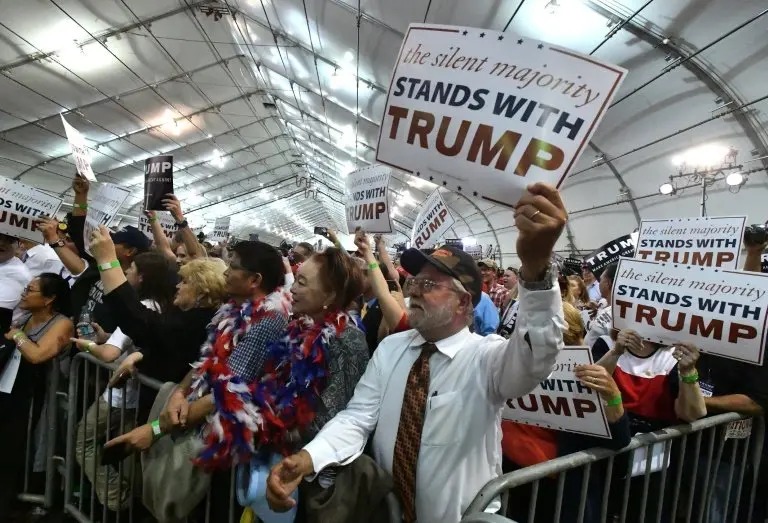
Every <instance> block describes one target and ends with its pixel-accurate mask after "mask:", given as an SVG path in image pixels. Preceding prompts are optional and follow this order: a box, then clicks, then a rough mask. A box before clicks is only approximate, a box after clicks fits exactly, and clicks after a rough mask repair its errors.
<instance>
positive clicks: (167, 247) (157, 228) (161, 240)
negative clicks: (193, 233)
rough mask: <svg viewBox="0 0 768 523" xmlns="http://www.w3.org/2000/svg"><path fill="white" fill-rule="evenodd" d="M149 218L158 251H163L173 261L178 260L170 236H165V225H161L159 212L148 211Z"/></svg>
mask: <svg viewBox="0 0 768 523" xmlns="http://www.w3.org/2000/svg"><path fill="white" fill-rule="evenodd" d="M146 214H147V219H148V220H149V227H150V228H151V229H152V238H153V239H154V242H155V248H156V249H157V250H158V252H160V253H162V254H163V255H164V256H165V257H166V258H168V259H169V260H171V261H174V262H175V261H176V253H175V252H173V249H171V244H170V242H169V241H168V238H167V237H166V236H165V232H164V231H163V226H162V225H160V220H158V218H157V212H155V211H147V213H146Z"/></svg>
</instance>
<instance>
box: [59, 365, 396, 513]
mask: <svg viewBox="0 0 768 523" xmlns="http://www.w3.org/2000/svg"><path fill="white" fill-rule="evenodd" d="M116 368H117V365H116V364H114V363H111V364H107V363H104V362H102V361H100V360H99V359H97V358H95V357H94V356H92V355H90V354H87V353H80V354H78V355H77V356H76V357H75V358H74V359H73V361H72V366H71V371H70V379H69V394H68V401H67V437H66V459H65V466H64V467H63V470H62V471H61V472H62V475H63V476H64V511H65V513H66V514H68V515H70V516H71V517H72V518H74V519H75V520H77V521H79V522H81V523H94V521H99V522H101V523H110V522H114V523H134V521H136V522H138V521H139V519H138V516H140V515H141V514H139V510H138V508H137V504H140V503H141V492H140V491H137V490H135V489H138V488H139V486H138V485H137V481H136V474H140V472H141V468H140V463H139V462H140V459H139V455H138V454H134V455H132V456H131V457H130V458H129V459H130V460H131V466H130V473H129V479H128V484H129V485H130V488H131V489H132V491H131V494H130V497H129V500H128V507H127V508H126V509H124V510H122V511H114V510H110V508H109V507H108V506H107V503H106V501H107V499H104V500H102V501H104V502H105V503H100V502H99V500H98V496H97V491H96V485H93V484H92V482H90V481H89V480H88V478H87V477H86V475H85V470H84V466H85V459H84V458H83V466H79V464H78V462H77V459H76V453H77V448H76V446H77V445H79V444H81V445H82V446H83V447H85V445H86V441H85V438H83V441H82V442H78V425H79V424H80V423H85V417H86V413H87V412H88V409H89V407H90V406H91V405H92V404H93V402H94V401H97V400H98V398H99V397H101V395H102V394H103V392H104V389H105V387H106V384H107V382H108V379H109V374H110V373H111V372H113V371H114V370H115V369H116ZM137 380H138V384H139V385H138V390H137V393H136V394H137V396H138V394H140V393H141V387H150V388H152V389H153V390H160V388H161V387H162V386H163V384H162V383H161V382H159V381H157V380H153V379H151V378H148V377H146V376H142V375H141V374H139V375H138V376H137ZM89 391H90V393H89ZM107 395H108V401H107V405H109V406H110V408H112V407H111V405H112V394H111V391H110V390H108V392H107ZM119 410H120V414H119V419H120V422H119V428H118V430H110V424H109V422H108V423H107V424H106V426H107V428H106V431H105V432H104V434H103V437H102V438H99V437H98V436H99V434H98V432H97V427H96V426H94V427H93V428H90V427H88V426H85V427H84V430H83V433H84V434H85V435H87V434H88V433H89V432H90V431H92V432H90V433H91V434H92V435H93V439H94V441H95V443H94V444H95V445H99V446H100V445H103V443H104V441H106V440H109V439H112V438H114V437H116V436H118V435H119V434H123V433H125V432H126V430H125V429H126V428H127V427H126V423H127V421H128V419H129V417H130V416H132V417H133V423H132V424H131V425H132V426H136V425H137V417H138V409H134V412H133V413H132V414H131V413H129V412H127V410H128V409H126V395H125V394H124V395H123V396H122V406H121V407H120V409H119ZM98 421H99V412H98V409H96V425H98ZM54 430H55V426H54ZM94 452H95V449H94ZM85 454H86V453H85V448H83V449H82V451H81V455H82V456H85ZM95 458H96V456H94V464H93V467H94V468H93V469H92V477H93V478H96V477H97V469H98V468H100V466H99V464H98V463H96V459H95ZM51 461H52V460H51ZM224 475H226V472H225V473H224ZM50 476H51V477H52V476H53V474H51V475H50ZM109 477H110V471H109V469H107V471H106V478H105V483H107V484H108V483H109V481H108V480H109ZM117 477H118V482H117V484H118V492H117V498H118V499H121V498H122V482H121V481H120V480H119V478H122V477H123V463H120V464H119V465H118V470H117ZM235 477H236V476H235V469H234V468H232V469H231V471H230V473H229V481H230V488H229V499H228V503H227V506H228V509H227V514H226V515H224V514H220V513H216V514H213V513H212V508H213V507H212V502H211V491H210V490H209V492H208V496H207V498H206V499H205V501H203V503H202V504H201V507H199V508H198V510H196V511H195V512H194V515H192V516H190V517H188V518H187V521H188V522H190V523H192V522H194V523H197V522H202V521H205V523H210V522H214V523H237V522H238V521H239V517H238V516H237V513H238V510H239V505H238V503H237V500H236V499H235V492H236V491H235V486H236V485H235ZM213 483H215V481H212V488H213V486H214V485H213ZM52 491H53V489H52V488H51V489H50V491H49V490H46V496H48V493H49V492H52ZM103 497H104V498H108V494H107V492H104V495H103ZM386 501H387V509H388V512H389V515H390V521H393V522H399V521H401V520H402V516H401V514H402V513H401V511H400V506H399V502H398V500H397V498H396V496H395V495H394V494H390V495H389V496H388V497H387V500H386ZM200 512H202V514H200ZM236 518H237V520H236Z"/></svg>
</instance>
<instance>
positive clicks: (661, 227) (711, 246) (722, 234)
mask: <svg viewBox="0 0 768 523" xmlns="http://www.w3.org/2000/svg"><path fill="white" fill-rule="evenodd" d="M746 221H747V217H746V216H729V217H719V218H677V219H672V220H643V221H642V223H641V224H640V237H639V239H638V240H637V242H638V243H637V249H636V250H635V258H637V259H638V260H648V261H656V262H664V263H678V264H682V265H697V266H703V267H717V268H719V269H737V268H738V266H739V255H740V254H741V240H742V238H743V237H744V224H745V223H746Z"/></svg>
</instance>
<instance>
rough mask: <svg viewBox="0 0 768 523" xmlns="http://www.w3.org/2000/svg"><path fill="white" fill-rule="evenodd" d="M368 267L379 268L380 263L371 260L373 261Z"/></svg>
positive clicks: (371, 268)
mask: <svg viewBox="0 0 768 523" xmlns="http://www.w3.org/2000/svg"><path fill="white" fill-rule="evenodd" d="M368 268H369V269H370V270H374V269H378V268H379V264H378V263H376V262H371V263H369V264H368Z"/></svg>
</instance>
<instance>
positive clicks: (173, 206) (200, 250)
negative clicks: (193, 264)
mask: <svg viewBox="0 0 768 523" xmlns="http://www.w3.org/2000/svg"><path fill="white" fill-rule="evenodd" d="M165 196H166V197H165V199H164V200H163V204H165V208H166V209H168V211H169V212H170V213H171V215H173V219H174V220H176V224H177V225H178V226H179V231H181V238H182V240H183V241H184V247H185V248H186V249H187V253H188V254H189V257H190V258H192V259H194V258H204V257H205V256H206V254H205V248H204V247H203V246H202V245H201V244H200V242H198V241H197V238H196V237H195V233H193V232H192V228H191V227H189V224H188V223H187V221H186V220H185V219H184V213H183V212H182V210H181V202H179V199H178V198H176V196H175V195H173V194H166V195H165ZM182 225H183V227H182Z"/></svg>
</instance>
